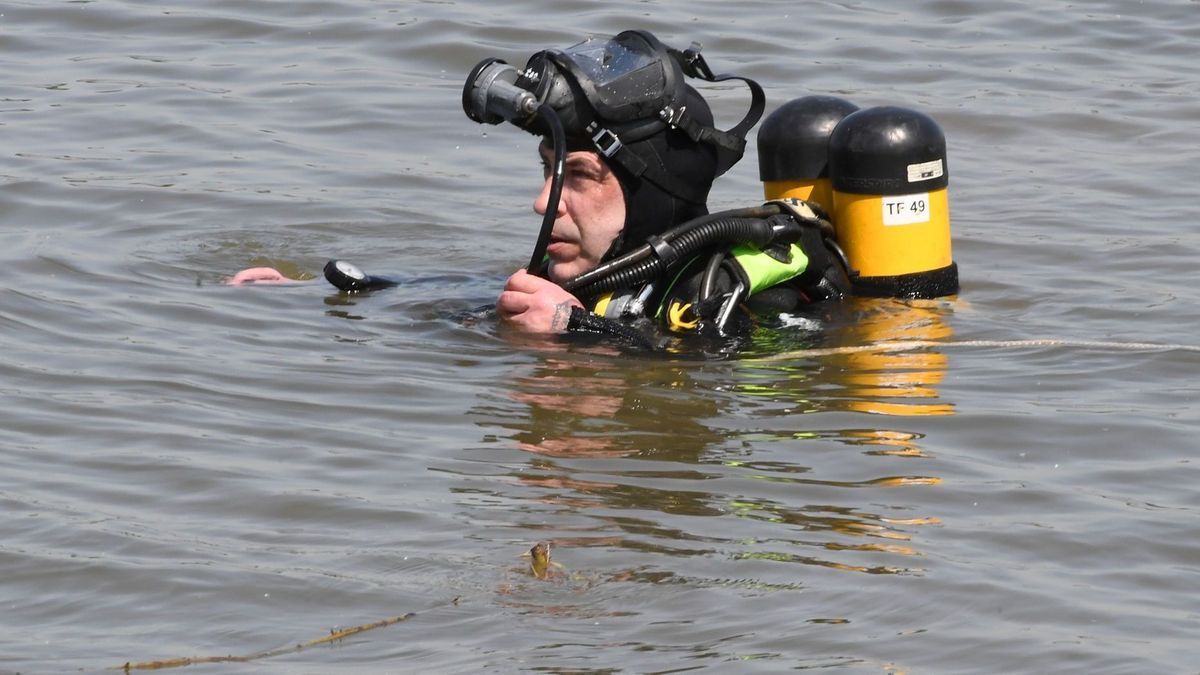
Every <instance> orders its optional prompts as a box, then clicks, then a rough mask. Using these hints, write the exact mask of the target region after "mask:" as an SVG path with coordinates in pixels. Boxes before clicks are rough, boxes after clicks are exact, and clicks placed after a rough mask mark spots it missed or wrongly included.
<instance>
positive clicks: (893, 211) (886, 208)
mask: <svg viewBox="0 0 1200 675" xmlns="http://www.w3.org/2000/svg"><path fill="white" fill-rule="evenodd" d="M928 222H929V193H928V192H922V193H920V194H915V195H889V196H886V197H884V198H883V224H884V225H888V226H891V225H912V224H913V223H928Z"/></svg>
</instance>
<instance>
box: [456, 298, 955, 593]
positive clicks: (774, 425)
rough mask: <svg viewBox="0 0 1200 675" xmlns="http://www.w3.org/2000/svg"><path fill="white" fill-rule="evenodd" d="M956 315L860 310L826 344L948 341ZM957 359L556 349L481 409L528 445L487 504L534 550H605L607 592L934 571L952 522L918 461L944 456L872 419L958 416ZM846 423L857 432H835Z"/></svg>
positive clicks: (908, 307) (882, 305)
mask: <svg viewBox="0 0 1200 675" xmlns="http://www.w3.org/2000/svg"><path fill="white" fill-rule="evenodd" d="M948 311H949V310H948V307H947V306H946V305H945V304H928V305H924V304H919V303H900V302H893V301H884V302H869V303H856V304H853V305H852V306H850V307H849V308H848V315H847V316H848V318H850V319H853V321H851V322H849V324H848V325H847V326H845V327H839V329H838V330H837V331H836V332H835V333H834V334H831V335H828V336H826V339H825V341H824V342H823V343H822V344H820V345H818V346H820V347H822V348H828V347H829V346H830V345H832V346H835V347H836V346H840V345H862V344H871V343H875V342H880V341H892V340H918V339H919V340H942V339H947V338H949V337H950V335H951V330H950V328H949V326H948V324H947V321H946V319H947V318H948ZM804 341H805V342H807V343H809V344H811V343H812V338H811V336H807V337H805V338H804ZM763 344H764V343H763V342H762V341H760V342H759V343H758V347H759V348H761V346H762V345H763ZM776 346H778V345H776ZM760 353H761V352H760ZM777 353H778V352H777ZM947 365H948V364H947V359H946V357H945V355H944V354H941V353H939V352H937V351H936V350H931V349H922V350H914V351H912V352H905V353H888V354H862V353H829V352H827V351H826V352H822V353H820V354H819V355H816V356H809V355H806V354H805V353H804V352H800V351H797V352H795V353H794V355H793V356H792V357H791V358H783V359H776V360H773V361H768V360H766V359H762V358H757V357H756V356H755V355H753V354H752V355H751V356H750V357H747V358H742V359H739V360H731V361H718V362H713V361H707V362H694V361H689V362H680V361H668V360H663V359H658V360H655V359H649V358H636V359H635V358H629V357H622V356H620V355H619V354H617V353H615V352H605V351H603V350H596V349H594V348H593V349H590V350H572V349H564V350H561V351H557V352H548V353H543V354H541V355H540V357H539V360H538V361H537V363H536V364H534V365H533V366H531V367H529V368H528V370H526V371H525V372H522V373H521V374H519V375H518V376H516V377H514V378H513V379H512V381H511V384H510V386H509V388H508V390H507V391H506V392H504V393H503V402H498V401H496V400H492V401H490V402H489V404H488V405H486V406H483V405H481V406H479V407H477V408H476V410H475V413H476V416H477V417H478V418H479V420H480V422H481V423H482V425H483V426H485V427H490V428H491V429H493V430H495V429H500V431H498V432H496V433H494V434H490V436H492V437H495V438H498V439H508V440H509V441H511V443H512V446H510V447H515V448H517V449H519V450H521V451H524V452H526V453H528V456H527V457H526V458H525V459H524V460H523V461H517V462H509V463H507V464H505V465H504V466H502V467H501V468H500V475H494V476H492V479H493V480H492V481H491V482H490V485H489V488H490V491H491V496H492V497H493V499H491V500H489V501H488V506H487V508H490V509H496V508H507V509H508V510H509V514H508V515H509V518H510V523H511V525H512V527H513V528H515V530H516V531H517V532H522V533H523V534H522V535H520V538H521V539H523V540H529V541H532V540H537V539H550V540H552V541H553V542H554V545H555V546H556V548H557V550H559V551H560V552H564V555H567V556H569V555H570V553H569V552H570V550H571V549H572V548H576V549H582V548H587V549H590V553H589V555H590V556H591V557H592V558H593V560H595V561H597V563H598V564H599V565H600V566H601V567H603V568H604V569H606V570H607V571H606V572H603V573H599V574H600V577H601V578H602V579H603V580H604V581H607V582H626V581H631V582H639V583H653V584H668V583H669V584H684V585H687V586H701V587H704V586H731V585H732V586H736V587H739V588H743V589H747V590H754V591H767V590H770V591H782V590H797V589H800V588H803V587H804V586H805V585H806V583H808V582H807V581H806V579H807V577H808V574H807V573H804V572H801V571H800V570H802V569H805V568H808V567H813V568H821V569H827V570H835V571H842V572H852V573H859V574H871V575H912V574H922V573H924V568H923V566H922V565H921V563H920V562H919V560H920V558H921V556H922V551H921V547H920V545H919V535H920V532H921V531H922V529H923V528H926V527H928V526H931V525H938V524H939V523H940V521H939V519H938V517H937V514H935V513H926V512H923V510H924V507H923V506H921V504H922V503H923V499H922V498H921V497H919V496H917V495H915V494H914V492H913V491H917V490H928V489H932V488H935V486H937V485H938V484H939V483H940V482H941V479H940V478H939V477H937V476H934V475H929V472H928V471H927V470H922V468H923V465H922V464H914V462H922V463H924V462H927V461H928V460H930V459H932V453H929V452H927V451H926V450H925V449H924V448H923V447H922V441H923V440H924V436H923V435H922V434H921V433H918V432H915V431H909V430H905V429H903V428H896V427H898V426H900V425H892V424H888V425H882V424H870V425H864V424H862V421H863V420H864V419H869V420H873V421H883V420H894V421H895V422H900V420H901V419H903V418H910V417H914V416H921V417H924V416H945V415H951V414H953V413H954V407H953V404H952V403H950V402H947V401H944V400H942V399H941V398H940V394H939V392H938V389H937V386H938V385H939V384H940V383H941V381H942V380H943V379H944V377H945V374H946V368H947ZM863 413H867V414H869V415H870V417H862V414H863ZM847 415H851V416H853V417H851V418H847V417H846V416H847ZM831 416H835V417H831ZM834 419H835V420H837V421H838V422H842V423H844V422H847V421H851V420H852V421H853V424H841V425H835V426H834V427H833V428H821V427H822V426H826V427H828V426H830V425H829V424H828V422H829V421H830V420H834ZM889 427H891V428H889ZM848 448H849V449H856V450H858V451H857V452H854V453H853V454H851V455H847V453H846V452H845V450H846V449H848ZM505 456H506V457H508V455H505ZM530 505H536V507H535V508H532V509H531V508H530ZM490 517H491V518H492V519H495V518H497V517H502V516H500V515H499V514H497V513H495V512H493V513H491V514H490ZM510 532H511V531H510ZM789 563H790V564H789Z"/></svg>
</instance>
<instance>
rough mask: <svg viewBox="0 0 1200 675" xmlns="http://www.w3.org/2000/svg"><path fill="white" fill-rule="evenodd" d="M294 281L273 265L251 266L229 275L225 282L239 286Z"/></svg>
mask: <svg viewBox="0 0 1200 675" xmlns="http://www.w3.org/2000/svg"><path fill="white" fill-rule="evenodd" d="M294 281H295V279H289V278H287V277H285V276H283V273H282V272H280V271H279V270H277V269H275V268H274V267H251V268H249V269H244V270H242V271H240V272H238V273H237V274H235V275H233V276H231V277H229V278H228V279H227V280H226V281H225V283H227V284H229V285H230V286H241V285H242V284H286V283H292V282H294Z"/></svg>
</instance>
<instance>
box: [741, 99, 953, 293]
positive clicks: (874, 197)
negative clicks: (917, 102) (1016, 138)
mask: <svg viewBox="0 0 1200 675" xmlns="http://www.w3.org/2000/svg"><path fill="white" fill-rule="evenodd" d="M758 153H759V154H758V161H759V178H760V179H761V180H762V181H763V191H764V193H765V194H766V197H767V199H783V198H789V197H791V198H797V199H804V200H807V201H810V202H815V203H817V204H818V205H819V206H821V207H822V208H823V209H824V210H825V211H827V212H828V213H829V215H830V220H831V221H832V222H833V225H834V227H835V229H836V231H837V242H838V245H839V246H840V247H841V248H842V249H843V250H844V251H845V254H846V258H847V260H848V262H849V265H850V267H851V268H852V270H851V280H852V282H853V285H854V293H855V294H856V295H866V296H876V297H901V298H934V297H939V296H944V295H952V294H954V293H957V292H958V267H957V266H956V265H955V263H954V261H953V259H952V258H951V253H950V209H949V200H948V198H947V186H948V184H949V180H948V173H947V167H946V138H945V136H944V135H943V133H942V130H941V129H940V128H939V127H938V125H937V123H936V122H934V121H933V119H932V118H930V117H929V116H927V115H924V114H922V113H919V112H916V111H914V110H908V109H905V108H897V107H878V108H868V109H865V110H859V109H858V108H857V107H856V106H855V105H854V104H852V103H850V102H849V101H845V100H843V99H840V98H836V97H832V96H805V97H802V98H798V99H794V100H792V101H789V102H788V103H785V104H784V105H782V106H780V107H779V108H778V109H776V110H775V111H774V112H772V113H771V114H770V115H769V116H768V117H767V119H766V120H765V121H764V122H763V126H762V128H761V129H760V130H759V133H758Z"/></svg>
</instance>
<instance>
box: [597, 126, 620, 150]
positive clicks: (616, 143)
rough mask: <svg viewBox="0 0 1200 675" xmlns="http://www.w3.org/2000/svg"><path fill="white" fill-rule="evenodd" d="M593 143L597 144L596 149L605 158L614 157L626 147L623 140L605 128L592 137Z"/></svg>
mask: <svg viewBox="0 0 1200 675" xmlns="http://www.w3.org/2000/svg"><path fill="white" fill-rule="evenodd" d="M592 143H593V144H595V146H596V149H597V150H599V151H600V154H602V155H604V156H605V157H612V156H613V155H615V154H617V152H618V151H620V150H621V148H623V147H625V145H624V144H623V143H621V139H620V138H617V135H616V134H614V133H613V132H611V131H609V130H608V129H607V128H604V127H601V128H600V130H599V131H597V132H596V133H595V134H593V135H592Z"/></svg>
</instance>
